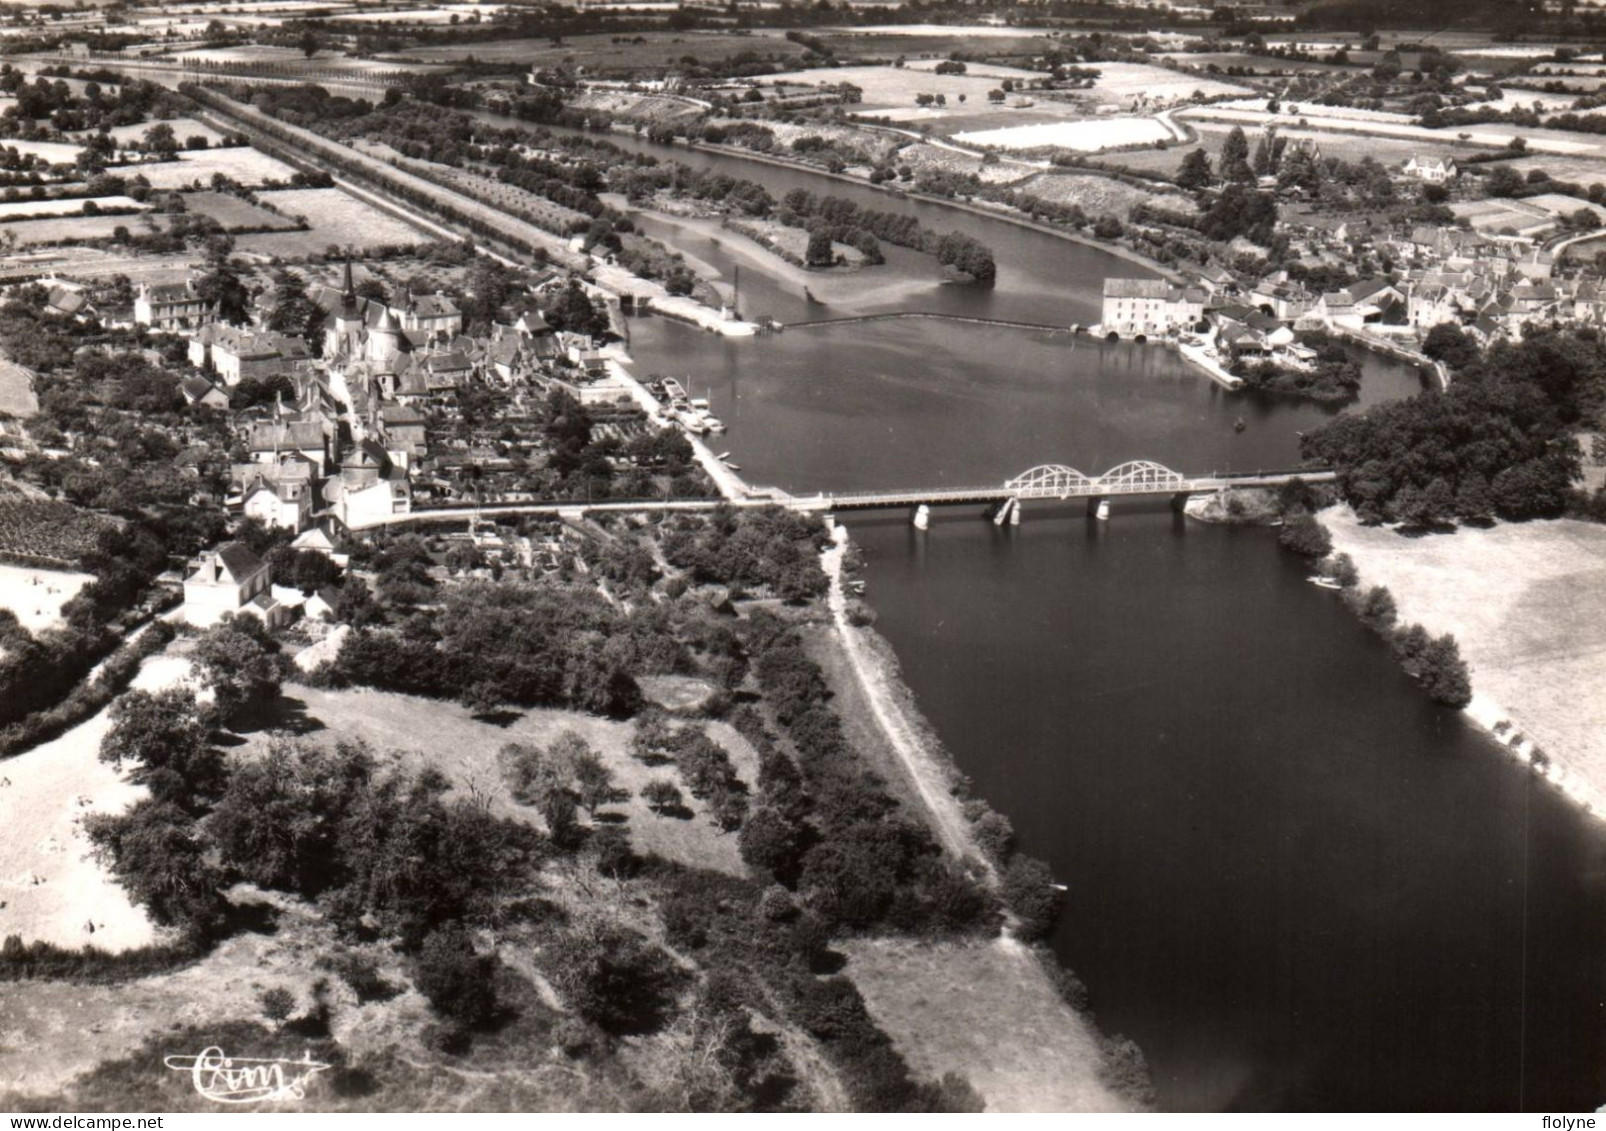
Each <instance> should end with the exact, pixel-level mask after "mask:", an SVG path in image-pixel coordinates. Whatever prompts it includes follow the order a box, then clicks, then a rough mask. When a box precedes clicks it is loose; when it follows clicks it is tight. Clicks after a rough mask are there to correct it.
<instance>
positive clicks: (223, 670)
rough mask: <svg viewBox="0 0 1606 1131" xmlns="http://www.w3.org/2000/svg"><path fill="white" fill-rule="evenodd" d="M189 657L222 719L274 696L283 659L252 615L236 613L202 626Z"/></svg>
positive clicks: (257, 708) (253, 710) (239, 715)
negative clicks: (216, 622) (203, 627)
mask: <svg viewBox="0 0 1606 1131" xmlns="http://www.w3.org/2000/svg"><path fill="white" fill-rule="evenodd" d="M192 658H193V659H194V661H195V664H196V666H197V667H199V669H200V671H201V674H202V677H203V678H204V679H205V681H206V685H207V686H208V687H210V688H211V689H212V692H213V694H214V695H215V697H216V698H215V700H214V711H215V713H216V714H217V716H218V717H219V718H220V719H222V720H223V721H225V722H228V721H231V720H235V719H238V718H242V717H249V716H251V715H254V714H257V713H259V712H261V711H262V710H263V709H265V708H266V707H268V706H269V705H270V704H272V703H273V702H274V701H275V700H277V699H278V697H279V684H280V681H281V680H282V679H283V678H284V670H285V660H284V657H283V656H282V655H281V654H280V651H279V644H278V642H277V641H275V640H274V639H273V638H272V637H271V636H269V635H268V630H267V628H266V627H265V626H264V625H263V624H262V622H261V621H260V620H258V619H257V618H256V617H253V616H248V615H236V616H229V617H225V618H224V619H223V621H222V622H221V623H219V624H217V625H214V626H213V627H212V628H209V629H207V630H206V631H205V632H203V633H202V634H201V635H200V637H199V638H198V639H197V640H196V642H195V649H194V652H193V653H192Z"/></svg>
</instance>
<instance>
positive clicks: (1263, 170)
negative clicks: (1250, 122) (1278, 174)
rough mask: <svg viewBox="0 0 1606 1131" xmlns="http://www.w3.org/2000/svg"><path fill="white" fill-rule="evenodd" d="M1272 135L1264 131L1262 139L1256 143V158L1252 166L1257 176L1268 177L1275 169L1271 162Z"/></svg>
mask: <svg viewBox="0 0 1606 1131" xmlns="http://www.w3.org/2000/svg"><path fill="white" fill-rule="evenodd" d="M1271 145H1272V135H1271V134H1270V133H1263V134H1261V135H1260V140H1259V141H1257V142H1256V143H1255V159H1254V162H1253V164H1252V166H1251V167H1252V168H1253V169H1254V171H1255V176H1257V177H1268V176H1270V175H1271V174H1272V172H1273V171H1274V170H1273V169H1272V162H1271Z"/></svg>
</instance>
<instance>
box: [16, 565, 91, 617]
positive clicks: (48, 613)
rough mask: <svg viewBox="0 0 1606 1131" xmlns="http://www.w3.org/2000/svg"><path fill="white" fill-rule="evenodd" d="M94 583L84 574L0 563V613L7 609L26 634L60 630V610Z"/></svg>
mask: <svg viewBox="0 0 1606 1131" xmlns="http://www.w3.org/2000/svg"><path fill="white" fill-rule="evenodd" d="M93 580H94V578H93V577H91V576H90V575H89V574H87V573H71V572H68V571H65V570H54V569H34V568H32V567H30V566H15V565H7V564H6V563H4V562H0V609H9V610H10V611H11V612H12V613H14V614H15V615H16V618H17V620H19V621H21V622H22V627H23V628H26V629H27V630H28V631H29V632H43V631H44V630H45V629H47V628H60V627H61V625H62V624H63V623H64V622H63V621H62V619H61V607H62V606H63V605H65V604H66V603H67V602H68V601H70V600H72V599H73V598H74V597H76V596H77V595H78V591H79V590H80V589H82V588H83V587H84V586H86V585H88V584H89V583H90V582H91V581H93Z"/></svg>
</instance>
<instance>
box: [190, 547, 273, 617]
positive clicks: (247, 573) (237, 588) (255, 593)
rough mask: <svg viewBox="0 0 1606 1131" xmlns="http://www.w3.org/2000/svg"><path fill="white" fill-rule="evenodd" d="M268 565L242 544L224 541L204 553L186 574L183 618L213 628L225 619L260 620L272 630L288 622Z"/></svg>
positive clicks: (191, 564) (192, 563)
mask: <svg viewBox="0 0 1606 1131" xmlns="http://www.w3.org/2000/svg"><path fill="white" fill-rule="evenodd" d="M272 585H273V571H272V569H271V568H270V567H269V564H268V562H267V561H266V560H265V559H263V558H260V557H258V556H257V555H256V554H254V553H252V552H251V550H249V549H247V548H246V547H245V546H244V545H242V544H241V543H239V542H225V543H223V544H222V545H221V546H219V547H217V548H216V549H215V550H207V551H204V552H203V553H201V554H200V555H199V556H198V557H196V559H195V560H194V561H192V562H191V563H190V566H189V568H188V569H187V570H186V571H185V575H184V606H183V609H182V613H183V616H184V619H185V620H186V621H187V622H189V623H190V624H192V625H195V626H196V627H197V628H210V627H212V626H213V625H215V624H217V623H218V622H219V621H221V620H222V619H223V618H224V617H226V616H240V615H248V616H254V617H257V618H258V619H260V620H261V621H262V623H263V624H265V625H267V626H268V627H269V628H278V627H279V626H280V625H282V624H283V623H284V621H285V619H286V617H285V612H284V610H283V609H282V608H281V607H280V605H279V603H278V602H277V601H275V600H274V598H273V594H272V592H271V589H272Z"/></svg>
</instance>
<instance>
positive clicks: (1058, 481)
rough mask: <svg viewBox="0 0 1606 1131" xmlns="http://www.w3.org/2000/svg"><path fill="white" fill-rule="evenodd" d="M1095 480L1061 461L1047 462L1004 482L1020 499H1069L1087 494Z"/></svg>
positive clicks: (1007, 489)
mask: <svg viewBox="0 0 1606 1131" xmlns="http://www.w3.org/2000/svg"><path fill="white" fill-rule="evenodd" d="M1093 482H1094V481H1093V480H1091V479H1089V478H1088V477H1087V476H1085V475H1083V474H1082V473H1081V472H1080V471H1077V470H1076V468H1074V467H1066V466H1065V465H1064V464H1059V463H1045V464H1040V465H1038V466H1037V467H1034V468H1032V469H1031V470H1030V471H1023V472H1021V473H1020V474H1019V475H1017V476H1015V478H1013V479H1011V480H1010V481H1009V482H1007V483H1005V484H1004V490H1006V491H1009V492H1011V493H1013V494H1014V495H1015V497H1016V498H1019V499H1068V498H1070V497H1071V496H1073V495H1086V494H1087V493H1088V492H1089V491H1090V490H1091V489H1092V487H1093Z"/></svg>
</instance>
